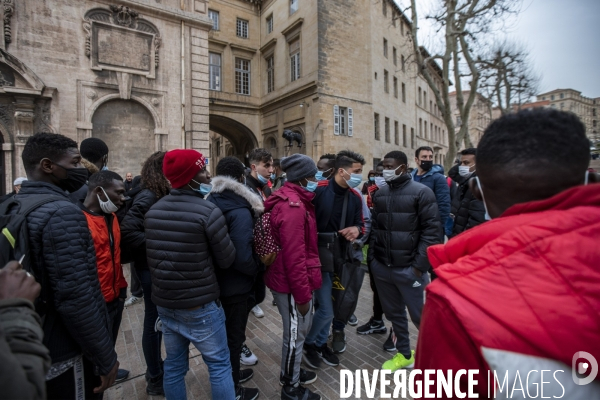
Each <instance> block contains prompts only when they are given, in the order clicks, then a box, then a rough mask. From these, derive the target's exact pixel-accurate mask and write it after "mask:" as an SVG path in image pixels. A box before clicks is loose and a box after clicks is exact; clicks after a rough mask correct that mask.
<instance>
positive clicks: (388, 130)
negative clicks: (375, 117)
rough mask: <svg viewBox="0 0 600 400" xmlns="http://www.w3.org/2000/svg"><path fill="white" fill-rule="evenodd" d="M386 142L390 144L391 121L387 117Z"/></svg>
mask: <svg viewBox="0 0 600 400" xmlns="http://www.w3.org/2000/svg"><path fill="white" fill-rule="evenodd" d="M385 142H386V143H389V142H390V119H389V118H388V117H385Z"/></svg>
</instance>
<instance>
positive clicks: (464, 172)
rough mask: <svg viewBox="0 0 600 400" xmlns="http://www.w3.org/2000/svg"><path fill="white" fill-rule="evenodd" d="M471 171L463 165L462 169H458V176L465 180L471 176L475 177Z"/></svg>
mask: <svg viewBox="0 0 600 400" xmlns="http://www.w3.org/2000/svg"><path fill="white" fill-rule="evenodd" d="M470 169H471V167H468V166H466V165H461V166H460V167H458V174H459V175H460V176H462V177H463V178H468V177H470V176H471V175H473V172H475V171H473V172H471V171H469V170H470Z"/></svg>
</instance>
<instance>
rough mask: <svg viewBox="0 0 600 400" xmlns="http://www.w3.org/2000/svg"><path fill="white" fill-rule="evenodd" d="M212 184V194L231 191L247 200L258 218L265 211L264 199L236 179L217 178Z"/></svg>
mask: <svg viewBox="0 0 600 400" xmlns="http://www.w3.org/2000/svg"><path fill="white" fill-rule="evenodd" d="M211 184H212V190H211V191H210V193H211V194H216V193H223V192H224V191H226V190H229V191H231V192H233V193H234V194H236V195H238V196H240V197H242V198H243V199H244V200H246V201H247V202H248V203H249V204H250V207H252V209H253V210H254V214H255V215H256V216H259V215H260V214H262V213H263V212H264V211H265V207H264V205H263V202H262V199H261V198H260V197H259V196H258V195H257V194H255V193H254V192H253V191H252V190H250V189H249V188H248V187H247V186H246V185H244V184H242V183H240V182H238V181H236V180H235V179H233V178H230V177H228V176H217V177H215V178H213V179H212V181H211Z"/></svg>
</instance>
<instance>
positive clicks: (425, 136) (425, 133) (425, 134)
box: [419, 121, 427, 139]
mask: <svg viewBox="0 0 600 400" xmlns="http://www.w3.org/2000/svg"><path fill="white" fill-rule="evenodd" d="M419 122H421V121H419ZM423 125H425V131H424V136H423V134H421V136H423V137H424V138H425V139H427V121H425V123H424V124H423Z"/></svg>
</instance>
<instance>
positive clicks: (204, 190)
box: [188, 175, 260, 196]
mask: <svg viewBox="0 0 600 400" xmlns="http://www.w3.org/2000/svg"><path fill="white" fill-rule="evenodd" d="M259 176H260V175H259ZM192 182H194V183H198V182H196V181H195V180H193V179H192ZM198 185H200V187H199V188H198V189H194V188H193V187H191V186H190V185H188V186H190V189H192V190H193V191H194V192H198V193H200V194H201V195H202V196H206V195H207V194H209V193H210V191H211V190H212V185H211V184H210V183H198Z"/></svg>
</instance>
